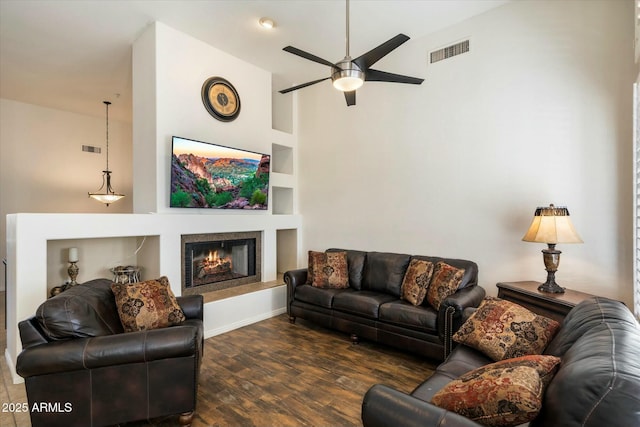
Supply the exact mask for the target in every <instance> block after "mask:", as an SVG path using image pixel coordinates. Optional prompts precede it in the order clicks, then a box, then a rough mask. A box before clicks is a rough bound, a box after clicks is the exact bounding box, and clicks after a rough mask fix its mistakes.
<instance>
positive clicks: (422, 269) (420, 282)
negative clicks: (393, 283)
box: [402, 258, 433, 305]
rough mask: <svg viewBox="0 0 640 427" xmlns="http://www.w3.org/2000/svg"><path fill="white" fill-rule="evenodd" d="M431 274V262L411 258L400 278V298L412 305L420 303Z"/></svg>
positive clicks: (425, 293)
mask: <svg viewBox="0 0 640 427" xmlns="http://www.w3.org/2000/svg"><path fill="white" fill-rule="evenodd" d="M432 275H433V263H432V262H430V261H424V260H420V259H415V258H413V259H412V260H411V262H409V267H407V271H406V272H405V273H404V279H402V299H403V300H405V301H408V302H410V303H411V304H413V305H420V304H422V301H423V300H424V297H425V296H426V295H427V288H428V287H429V283H431V276H432Z"/></svg>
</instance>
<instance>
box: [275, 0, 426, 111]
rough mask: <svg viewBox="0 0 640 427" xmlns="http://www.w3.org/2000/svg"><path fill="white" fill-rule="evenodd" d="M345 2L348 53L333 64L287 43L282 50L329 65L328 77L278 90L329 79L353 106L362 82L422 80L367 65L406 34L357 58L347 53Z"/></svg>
mask: <svg viewBox="0 0 640 427" xmlns="http://www.w3.org/2000/svg"><path fill="white" fill-rule="evenodd" d="M346 3H347V14H346V15H347V19H346V21H347V31H346V33H347V37H346V45H347V49H346V50H347V52H346V55H345V57H344V59H342V60H341V61H339V62H336V63H335V64H332V63H331V62H329V61H327V60H325V59H322V58H320V57H317V56H315V55H312V54H310V53H308V52H305V51H303V50H300V49H298V48H295V47H293V46H287V47H285V48H283V49H282V50H284V51H286V52H289V53H292V54H294V55H298V56H301V57H302V58H305V59H308V60H309V61H313V62H317V63H319V64H323V65H327V66H329V67H331V76H329V77H325V78H322V79H318V80H313V81H310V82H307V83H302V84H300V85H298V86H294V87H290V88H287V89H283V90H281V91H280V93H289V92H292V91H294V90H298V89H302V88H304V87H307V86H311V85H314V84H316V83H320V82H321V81H324V80H328V79H331V80H332V82H333V86H334V87H335V88H336V89H338V90H341V91H343V92H344V97H345V99H346V101H347V106H351V105H356V89H358V88H359V87H361V86H362V85H363V83H364V82H365V81H373V82H391V83H408V84H414V85H419V84H421V83H422V82H423V81H424V79H419V78H416V77H409V76H403V75H400V74H393V73H387V72H386V71H379V70H374V69H373V68H370V67H371V66H372V65H373V64H375V63H376V62H378V61H379V60H380V59H382V58H383V57H384V56H386V55H388V54H389V53H390V52H391V51H392V50H394V49H395V48H397V47H398V46H400V45H401V44H402V43H404V42H406V41H407V40H409V37H408V36H406V35H404V34H398V35H397V36H395V37H392V38H391V39H389V40H387V41H386V42H384V43H382V44H381V45H380V46H378V47H376V48H373V49H371V50H370V51H369V52H367V53H365V54H363V55H360V56H359V57H357V58H356V59H351V56H349V0H346Z"/></svg>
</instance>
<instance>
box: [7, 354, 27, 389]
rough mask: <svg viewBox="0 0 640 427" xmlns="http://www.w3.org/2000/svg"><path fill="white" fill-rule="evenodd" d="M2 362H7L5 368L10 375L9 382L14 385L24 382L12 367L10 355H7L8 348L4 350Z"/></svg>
mask: <svg viewBox="0 0 640 427" xmlns="http://www.w3.org/2000/svg"><path fill="white" fill-rule="evenodd" d="M4 360H5V362H7V367H8V368H9V372H10V373H11V381H13V383H14V384H22V383H23V382H24V378H22V377H21V376H20V375H18V374H17V373H16V367H15V366H13V360H11V354H9V349H8V348H5V349H4Z"/></svg>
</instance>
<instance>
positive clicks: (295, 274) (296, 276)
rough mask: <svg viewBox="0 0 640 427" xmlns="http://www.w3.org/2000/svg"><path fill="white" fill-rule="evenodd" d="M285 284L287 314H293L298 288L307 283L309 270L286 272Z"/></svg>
mask: <svg viewBox="0 0 640 427" xmlns="http://www.w3.org/2000/svg"><path fill="white" fill-rule="evenodd" d="M284 283H285V284H286V285H287V314H291V303H292V302H293V297H294V296H295V293H296V286H298V285H304V284H305V283H307V269H306V268H299V269H297V270H289V271H287V272H285V273H284Z"/></svg>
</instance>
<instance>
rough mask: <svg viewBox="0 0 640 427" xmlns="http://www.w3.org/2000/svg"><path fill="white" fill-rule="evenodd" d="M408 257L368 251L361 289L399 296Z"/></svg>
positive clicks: (407, 264)
mask: <svg viewBox="0 0 640 427" xmlns="http://www.w3.org/2000/svg"><path fill="white" fill-rule="evenodd" d="M410 258H411V257H410V256H409V255H405V254H394V253H386V252H369V253H368V254H367V259H366V261H365V265H364V275H363V277H362V289H364V290H368V291H376V292H383V293H386V294H389V295H393V296H395V297H396V298H400V287H401V286H402V279H403V278H404V273H405V271H407V267H408V266H409V260H410Z"/></svg>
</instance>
